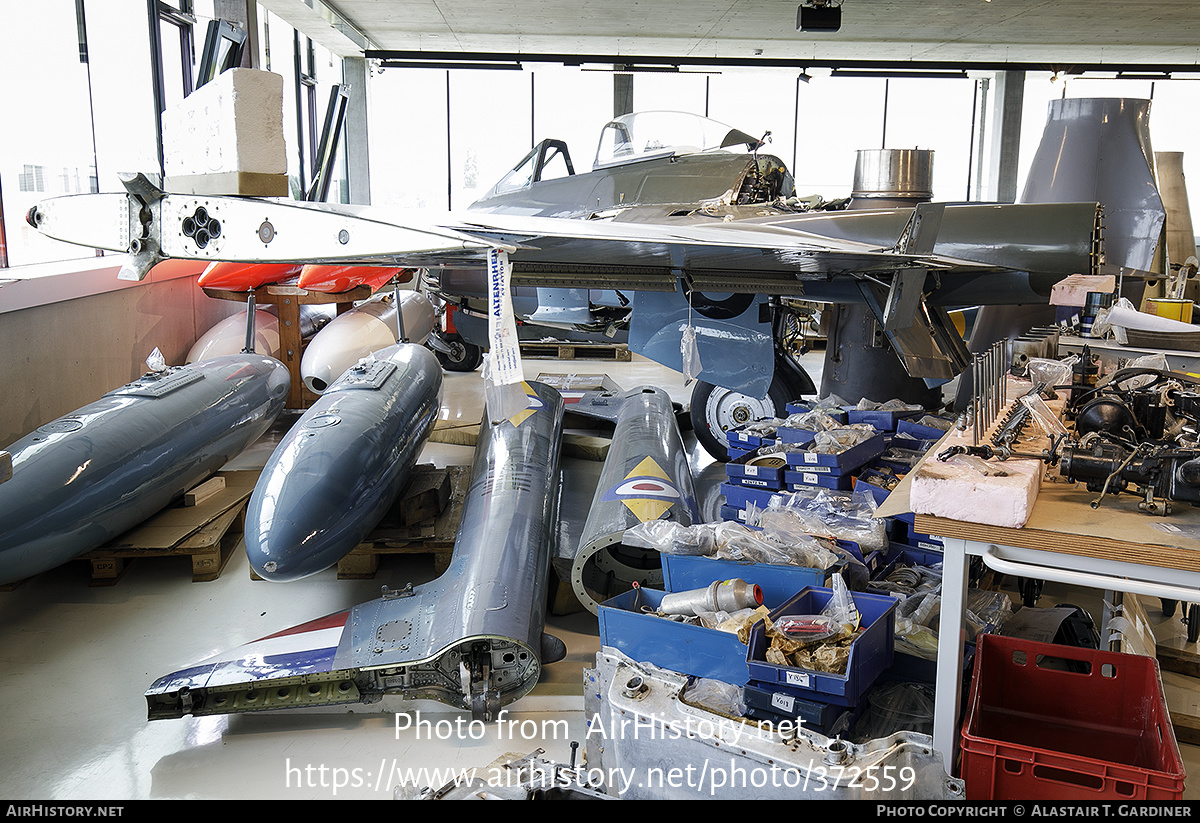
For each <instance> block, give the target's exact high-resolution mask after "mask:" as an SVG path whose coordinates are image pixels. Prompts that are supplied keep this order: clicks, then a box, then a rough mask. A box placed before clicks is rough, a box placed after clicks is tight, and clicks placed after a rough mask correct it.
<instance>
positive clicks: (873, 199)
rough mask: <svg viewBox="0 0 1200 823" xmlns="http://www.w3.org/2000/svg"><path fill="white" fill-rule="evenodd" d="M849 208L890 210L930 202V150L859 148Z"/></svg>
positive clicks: (931, 160) (931, 190) (931, 168)
mask: <svg viewBox="0 0 1200 823" xmlns="http://www.w3.org/2000/svg"><path fill="white" fill-rule="evenodd" d="M851 194H852V195H853V196H852V202H853V200H868V201H870V202H869V203H865V204H857V205H852V206H851V208H891V207H892V206H905V205H910V204H913V203H921V202H926V201H929V200H932V199H933V150H932V149H860V150H859V152H858V157H857V159H856V160H855V163H854V189H853V191H852V192H851Z"/></svg>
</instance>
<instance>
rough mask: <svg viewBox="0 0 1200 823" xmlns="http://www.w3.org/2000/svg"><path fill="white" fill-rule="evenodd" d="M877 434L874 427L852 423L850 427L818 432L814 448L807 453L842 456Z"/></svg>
mask: <svg viewBox="0 0 1200 823" xmlns="http://www.w3.org/2000/svg"><path fill="white" fill-rule="evenodd" d="M877 434H879V432H878V431H877V430H876V429H875V427H874V426H870V425H868V424H866V423H852V424H851V425H849V426H842V427H840V428H836V429H829V430H828V431H822V432H817V435H816V438H815V439H814V440H813V443H812V446H811V447H810V448H809V449H806V451H814V452H816V453H817V454H841V453H842V452H844V451H846V450H847V449H852V448H854V447H855V446H857V445H858V444H859V443H865V442H867V441H868V440H870V439H871V438H872V437H874V436H875V435H877Z"/></svg>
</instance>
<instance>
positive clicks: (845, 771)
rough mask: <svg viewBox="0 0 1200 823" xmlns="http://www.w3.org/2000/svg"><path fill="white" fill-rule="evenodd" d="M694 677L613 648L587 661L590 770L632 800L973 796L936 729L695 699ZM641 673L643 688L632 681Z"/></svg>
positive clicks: (613, 792)
mask: <svg viewBox="0 0 1200 823" xmlns="http://www.w3.org/2000/svg"><path fill="white" fill-rule="evenodd" d="M688 681H689V678H688V677H687V676H686V675H682V674H678V673H676V672H669V671H666V670H663V669H659V668H657V667H654V666H651V665H649V664H646V663H637V662H635V661H633V660H632V659H630V658H629V657H627V656H625V655H623V654H622V653H621V652H619V651H617V650H615V649H612V648H607V647H606V648H602V649H601V650H600V652H599V653H598V654H597V655H596V667H595V668H594V669H585V670H584V677H583V685H584V709H585V713H586V715H587V717H588V718H589V720H590V724H591V726H590V728H589V730H588V736H587V740H586V746H587V763H588V769H589V771H595V772H597V773H598V774H601V775H603V776H604V778H605V791H606V792H607V793H608V794H610V795H613V796H616V797H620V798H622V799H624V800H698V799H721V800H743V799H745V800H751V799H754V800H757V799H773V798H778V799H787V800H797V799H811V800H850V799H859V800H875V801H892V800H963V799H965V797H966V794H965V786H964V783H963V781H962V780H959V779H956V778H953V777H949V776H948V775H947V774H946V772H945V769H944V767H943V765H942V763H943V760H942V756H941V754H940V753H938V752H937V751H936V750H935V749H934V748H933V740H932V738H931V737H930V736H929V735H926V734H920V733H916V732H896V733H895V734H892V735H890V736H888V737H885V738H879V739H876V740H871V741H868V742H866V743H861V744H858V743H850V742H847V741H844V740H841V739H839V738H829V737H826V736H825V735H823V734H820V733H818V732H816V731H813V730H810V729H807V728H805V727H804V725H803V724H796V725H794V726H791V725H789V726H787V727H784V726H782V725H781V726H772V725H771V724H768V723H763V722H758V721H754V720H748V719H746V718H741V717H734V716H732V715H727V714H723V713H720V712H717V711H714V710H711V709H708V708H704V707H702V706H699V705H696V704H694V703H692V702H689V699H688V697H687V693H686V688H687V685H688ZM634 683H636V688H634V687H632V686H631V684H634Z"/></svg>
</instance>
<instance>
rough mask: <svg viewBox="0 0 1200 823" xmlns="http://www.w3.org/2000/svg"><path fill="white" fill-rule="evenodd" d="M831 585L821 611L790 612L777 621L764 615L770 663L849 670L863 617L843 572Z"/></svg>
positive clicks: (807, 667) (827, 669)
mask: <svg viewBox="0 0 1200 823" xmlns="http://www.w3.org/2000/svg"><path fill="white" fill-rule="evenodd" d="M830 587H831V589H832V590H833V595H832V596H831V597H830V598H829V601H828V602H827V603H826V604H825V608H823V609H822V610H821V614H819V615H807V616H806V615H800V616H796V615H787V616H785V617H783V618H781V619H780V621H779V622H778V623H773V622H772V621H771V619H770V618H769V617H768V618H765V620H764V629H765V632H766V637H767V642H768V646H767V651H766V659H767V662H768V663H773V664H774V665H776V666H796V667H799V668H802V669H808V670H810V671H818V672H827V673H829V674H845V673H846V666H847V665H848V664H849V662H850V644H851V643H853V642H854V638H855V637H857V636H858V633H859V629H860V628H861V622H862V621H861V617H860V615H859V612H858V607H857V606H856V605H855V604H854V598H853V597H852V596H851V595H850V590H849V589H848V588H847V587H846V584H845V582H844V581H843V580H842V576H841V575H840V574H834V575H832V576H831V577H830ZM818 628H819V629H820V630H819V631H818V630H817V629H818Z"/></svg>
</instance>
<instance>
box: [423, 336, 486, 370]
mask: <svg viewBox="0 0 1200 823" xmlns="http://www.w3.org/2000/svg"><path fill="white" fill-rule="evenodd" d="M443 339H444V340H445V341H446V343H447V345H449V346H450V351H449V353H447V352H441V351H438V350H436V349H434V352H433V353H434V354H435V355H436V356H437V359H438V362H439V363H441V364H442V368H444V369H446V370H447V371H475V370H476V369H477V368H479V364H480V363H482V362H483V349H482V348H480V347H479V346H476V345H475V344H474V343H468V342H467V341H466V340H463V339H462V338H461V337H459V336H458V335H454V336H453V337H451V336H448V335H447V336H445V337H444V338H443Z"/></svg>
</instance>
